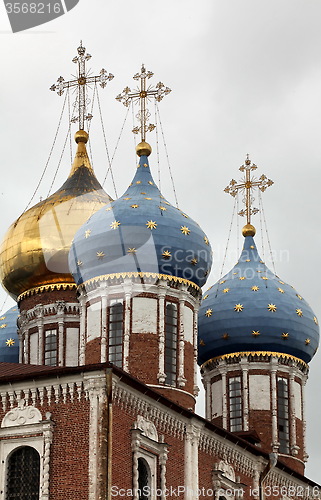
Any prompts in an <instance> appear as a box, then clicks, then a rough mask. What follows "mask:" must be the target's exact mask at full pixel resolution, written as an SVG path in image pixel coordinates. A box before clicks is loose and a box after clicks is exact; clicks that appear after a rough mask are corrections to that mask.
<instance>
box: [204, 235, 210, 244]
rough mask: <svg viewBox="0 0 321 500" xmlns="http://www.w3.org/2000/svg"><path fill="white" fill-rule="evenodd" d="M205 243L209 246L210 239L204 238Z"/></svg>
mask: <svg viewBox="0 0 321 500" xmlns="http://www.w3.org/2000/svg"><path fill="white" fill-rule="evenodd" d="M204 242H205V245H209V244H210V242H209V241H208V237H207V236H204Z"/></svg>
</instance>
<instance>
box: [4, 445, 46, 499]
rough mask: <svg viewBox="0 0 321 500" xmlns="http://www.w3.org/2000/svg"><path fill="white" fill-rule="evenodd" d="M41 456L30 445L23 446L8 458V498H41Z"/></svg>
mask: <svg viewBox="0 0 321 500" xmlns="http://www.w3.org/2000/svg"><path fill="white" fill-rule="evenodd" d="M39 480H40V456H39V453H38V452H37V451H36V450H35V449H34V448H31V447H30V446H22V447H21V448H18V449H16V450H15V451H13V452H12V453H11V455H10V456H9V459H8V468H7V481H6V497H5V498H6V500H39Z"/></svg>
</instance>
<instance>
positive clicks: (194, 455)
mask: <svg viewBox="0 0 321 500" xmlns="http://www.w3.org/2000/svg"><path fill="white" fill-rule="evenodd" d="M199 438H200V429H199V427H197V426H196V425H193V424H188V425H187V426H186V434H185V455H184V481H185V495H184V498H185V500H198V483H199V477H198V443H199Z"/></svg>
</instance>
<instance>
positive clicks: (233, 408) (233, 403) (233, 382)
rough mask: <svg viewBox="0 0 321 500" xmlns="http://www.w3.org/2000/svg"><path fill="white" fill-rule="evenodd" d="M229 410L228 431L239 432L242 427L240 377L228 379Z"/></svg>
mask: <svg viewBox="0 0 321 500" xmlns="http://www.w3.org/2000/svg"><path fill="white" fill-rule="evenodd" d="M228 385H229V407H230V408H229V409H230V431H231V432H237V431H241V430H242V428H243V426H242V388H241V377H231V378H230V379H229V383H228Z"/></svg>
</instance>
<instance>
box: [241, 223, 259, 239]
mask: <svg viewBox="0 0 321 500" xmlns="http://www.w3.org/2000/svg"><path fill="white" fill-rule="evenodd" d="M255 233H256V229H255V227H254V226H252V224H246V225H245V226H244V227H243V229H242V234H243V236H244V238H245V237H246V236H255Z"/></svg>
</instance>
